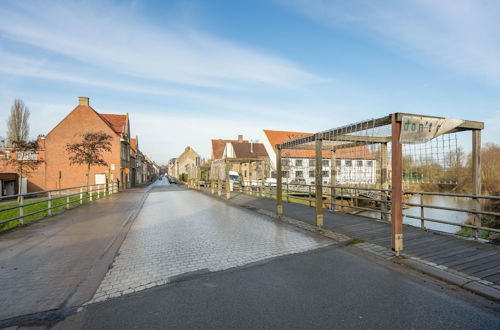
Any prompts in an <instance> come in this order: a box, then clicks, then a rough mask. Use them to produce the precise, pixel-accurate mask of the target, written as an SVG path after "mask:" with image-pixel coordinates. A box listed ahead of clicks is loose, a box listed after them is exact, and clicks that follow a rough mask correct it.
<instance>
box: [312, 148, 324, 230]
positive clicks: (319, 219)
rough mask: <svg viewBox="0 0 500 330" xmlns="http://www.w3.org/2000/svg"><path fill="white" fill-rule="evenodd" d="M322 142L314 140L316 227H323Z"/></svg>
mask: <svg viewBox="0 0 500 330" xmlns="http://www.w3.org/2000/svg"><path fill="white" fill-rule="evenodd" d="M322 144H323V140H321V139H316V173H315V174H316V175H315V178H314V179H315V183H316V184H315V186H316V226H317V227H320V228H321V227H323V149H322Z"/></svg>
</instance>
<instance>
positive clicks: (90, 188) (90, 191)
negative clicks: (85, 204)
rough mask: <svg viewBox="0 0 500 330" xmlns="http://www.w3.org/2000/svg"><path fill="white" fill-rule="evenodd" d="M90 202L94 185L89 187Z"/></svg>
mask: <svg viewBox="0 0 500 330" xmlns="http://www.w3.org/2000/svg"><path fill="white" fill-rule="evenodd" d="M89 202H92V186H90V187H89Z"/></svg>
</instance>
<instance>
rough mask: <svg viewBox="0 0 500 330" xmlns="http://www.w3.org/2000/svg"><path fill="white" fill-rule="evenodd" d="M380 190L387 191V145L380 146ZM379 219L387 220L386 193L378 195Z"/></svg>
mask: <svg viewBox="0 0 500 330" xmlns="http://www.w3.org/2000/svg"><path fill="white" fill-rule="evenodd" d="M379 166H380V189H387V188H388V187H387V143H382V144H381V145H380V165H379ZM380 199H381V202H380V210H381V211H382V212H380V219H381V220H387V218H388V216H387V213H385V212H387V191H382V193H381V194H380Z"/></svg>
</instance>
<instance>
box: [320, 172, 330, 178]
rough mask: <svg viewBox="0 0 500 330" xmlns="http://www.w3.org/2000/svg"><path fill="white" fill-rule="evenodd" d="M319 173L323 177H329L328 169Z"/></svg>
mask: <svg viewBox="0 0 500 330" xmlns="http://www.w3.org/2000/svg"><path fill="white" fill-rule="evenodd" d="M321 175H323V176H325V177H329V176H330V171H322V172H321Z"/></svg>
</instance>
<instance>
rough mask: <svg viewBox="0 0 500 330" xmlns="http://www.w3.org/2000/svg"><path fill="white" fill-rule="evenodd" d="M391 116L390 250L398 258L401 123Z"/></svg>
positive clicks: (400, 198) (401, 223) (400, 224)
mask: <svg viewBox="0 0 500 330" xmlns="http://www.w3.org/2000/svg"><path fill="white" fill-rule="evenodd" d="M396 119H397V116H396V114H393V115H392V148H391V149H392V199H391V201H392V203H391V204H392V207H391V223H392V237H391V238H392V239H391V243H392V244H391V245H392V250H393V251H395V252H396V255H397V256H399V253H400V251H402V250H403V148H402V145H401V143H400V142H399V136H400V134H401V122H400V121H397V120H396Z"/></svg>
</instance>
